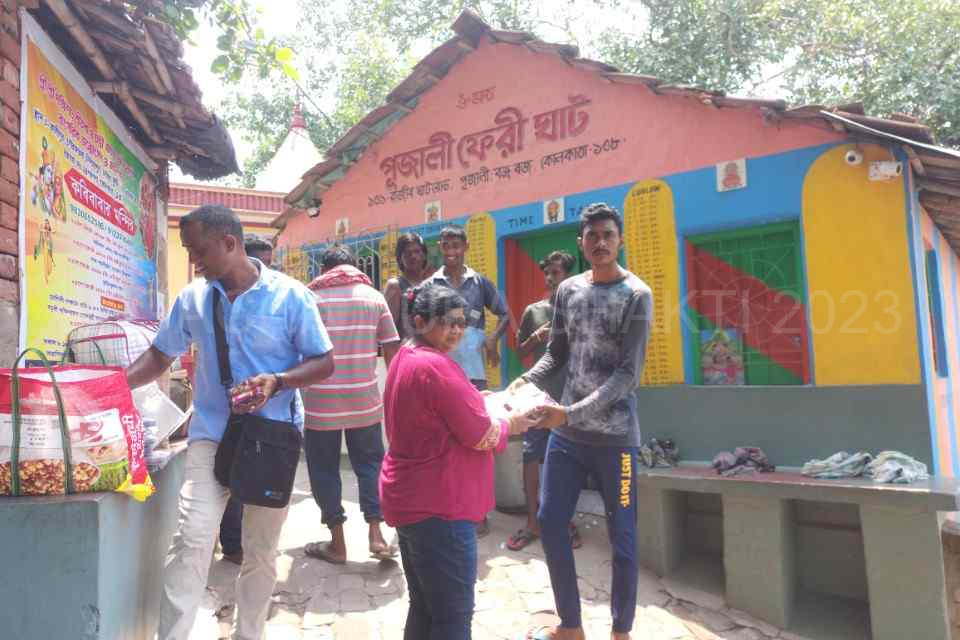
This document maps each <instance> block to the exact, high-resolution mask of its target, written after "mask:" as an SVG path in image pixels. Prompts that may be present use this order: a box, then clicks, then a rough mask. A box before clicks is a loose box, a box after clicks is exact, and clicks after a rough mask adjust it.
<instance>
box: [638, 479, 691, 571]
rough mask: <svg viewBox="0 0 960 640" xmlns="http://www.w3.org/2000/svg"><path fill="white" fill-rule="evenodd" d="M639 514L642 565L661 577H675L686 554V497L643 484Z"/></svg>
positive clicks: (640, 491)
mask: <svg viewBox="0 0 960 640" xmlns="http://www.w3.org/2000/svg"><path fill="white" fill-rule="evenodd" d="M637 514H638V517H639V518H640V524H639V526H638V532H637V540H638V545H639V553H640V555H639V558H640V564H641V565H642V566H644V567H646V568H647V569H650V570H651V571H653V572H654V573H656V574H657V575H659V576H665V575H668V574H670V573H672V572H673V570H674V569H676V567H677V565H678V564H679V563H680V557H681V554H682V553H683V541H684V527H683V519H684V499H683V493H682V492H680V491H673V490H670V489H658V488H656V487H649V486H644V484H643V482H642V481H641V482H640V484H639V486H638V487H637Z"/></svg>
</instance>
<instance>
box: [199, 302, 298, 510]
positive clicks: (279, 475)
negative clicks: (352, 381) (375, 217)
mask: <svg viewBox="0 0 960 640" xmlns="http://www.w3.org/2000/svg"><path fill="white" fill-rule="evenodd" d="M220 298H221V294H220V291H219V290H218V289H217V288H216V287H214V289H213V332H214V337H215V339H216V342H217V361H218V362H219V365H220V382H221V384H223V388H224V391H225V392H226V394H227V403H228V404H229V406H230V409H231V413H230V418H229V419H228V420H227V429H226V431H225V432H224V434H223V439H222V440H220V445H219V446H218V447H217V455H216V458H215V459H214V464H213V474H214V476H215V477H216V479H217V482H219V483H220V484H222V485H223V486H225V487H227V488H228V489H230V494H231V496H232V497H233V498H234V499H236V500H238V501H240V502H242V503H243V504H252V505H257V506H260V507H274V508H277V509H282V508H283V507H285V506H287V504H288V503H289V502H290V494H291V493H292V492H293V481H294V478H295V477H296V474H297V463H298V462H299V461H300V446H301V444H302V439H303V436H302V435H301V434H300V430H299V429H297V427H296V425H295V424H294V408H293V403H294V401H293V400H291V401H290V422H286V421H283V420H271V419H269V418H264V417H262V416H255V415H253V414H249V413H248V414H235V413H233V403H232V402H231V401H230V388H231V387H232V386H233V374H232V373H231V371H230V350H229V347H228V346H227V337H226V334H225V332H224V328H223V324H224V322H223V309H222V303H221V299H220Z"/></svg>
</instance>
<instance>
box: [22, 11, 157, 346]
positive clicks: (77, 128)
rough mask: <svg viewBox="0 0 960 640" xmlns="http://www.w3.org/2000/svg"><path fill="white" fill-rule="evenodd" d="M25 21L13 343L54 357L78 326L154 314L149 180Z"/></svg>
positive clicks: (104, 113) (100, 108) (153, 207)
mask: <svg viewBox="0 0 960 640" xmlns="http://www.w3.org/2000/svg"><path fill="white" fill-rule="evenodd" d="M27 20H29V19H27ZM29 23H30V24H29V25H27V24H26V23H25V27H30V28H25V35H26V41H25V45H24V56H23V59H24V63H25V64H24V70H23V72H22V80H23V82H24V84H25V86H26V88H27V91H26V103H25V104H24V107H23V112H22V113H23V115H22V118H23V124H22V132H23V133H22V137H21V163H20V170H21V190H20V191H21V211H20V217H21V223H20V230H21V231H20V233H21V243H22V244H21V251H20V270H21V271H20V273H21V278H22V285H21V291H22V294H23V298H22V303H21V307H22V311H21V327H20V342H21V345H20V346H21V348H25V347H36V348H38V349H40V350H42V351H45V352H46V353H47V355H48V356H50V357H53V358H58V357H60V355H61V354H62V351H63V344H64V341H65V340H66V337H67V334H68V333H69V332H70V330H71V329H73V328H74V327H76V326H78V325H83V324H89V323H92V322H98V321H100V320H103V319H105V318H108V317H118V316H119V317H124V318H138V319H155V318H156V314H157V311H156V310H157V268H156V253H157V188H156V187H157V185H156V181H155V179H154V177H153V176H152V175H151V173H150V171H149V170H148V168H147V167H146V166H145V165H146V164H147V163H148V162H149V161H148V160H146V158H145V156H143V153H142V151H140V152H139V153H137V152H135V151H134V150H133V147H134V144H135V143H133V142H132V141H131V140H130V138H129V136H128V135H127V134H126V131H124V130H123V129H122V125H120V123H119V122H118V121H117V119H116V118H115V117H113V114H112V113H110V112H109V111H108V109H107V108H106V107H105V106H104V105H103V104H102V103H101V102H100V100H99V99H98V98H96V97H94V96H93V95H92V94H91V93H90V90H89V89H88V88H86V87H83V85H82V84H77V82H76V81H74V79H75V78H76V79H80V76H79V74H78V73H77V72H76V70H74V69H73V68H72V67H71V66H70V65H69V63H68V62H67V61H66V60H64V59H63V56H62V54H60V52H59V51H58V50H57V49H56V48H55V47H53V45H51V44H50V43H49V42H48V41H47V39H46V37H45V34H43V33H42V32H41V31H40V30H39V28H37V27H36V25H35V23H33V22H32V21H29ZM78 86H80V87H83V88H82V89H79V90H78V89H77V87H78ZM108 120H109V123H108ZM114 123H115V124H114ZM118 131H119V133H118ZM138 156H139V157H138ZM141 158H142V159H141Z"/></svg>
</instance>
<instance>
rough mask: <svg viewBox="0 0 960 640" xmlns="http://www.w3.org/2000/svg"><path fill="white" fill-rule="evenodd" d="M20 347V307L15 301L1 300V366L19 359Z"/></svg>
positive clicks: (6, 365)
mask: <svg viewBox="0 0 960 640" xmlns="http://www.w3.org/2000/svg"><path fill="white" fill-rule="evenodd" d="M19 348H20V308H19V306H18V305H17V303H15V302H10V301H8V300H0V368H7V367H9V366H11V365H12V364H13V361H14V360H16V359H17V355H18V353H19Z"/></svg>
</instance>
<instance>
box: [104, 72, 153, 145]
mask: <svg viewBox="0 0 960 640" xmlns="http://www.w3.org/2000/svg"><path fill="white" fill-rule="evenodd" d="M90 86H91V87H92V88H93V90H94V91H96V92H97V93H110V94H113V95H115V96H117V97H118V98H120V102H122V103H123V106H125V107H126V108H127V110H128V111H129V112H130V115H132V116H133V118H134V119H135V120H136V121H137V124H139V125H140V128H142V129H143V132H144V133H145V134H147V137H148V138H150V139H151V140H153V141H154V142H156V143H157V144H160V143H162V142H163V138H161V137H160V134H158V133H157V130H156V129H154V128H153V124H152V123H151V122H150V119H149V118H148V117H147V114H145V113H144V112H143V109H141V108H140V105H139V104H137V100H136V99H135V98H134V97H133V92H132V91H131V90H130V85H129V84H127V83H126V82H125V81H119V82H91V83H90Z"/></svg>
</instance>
